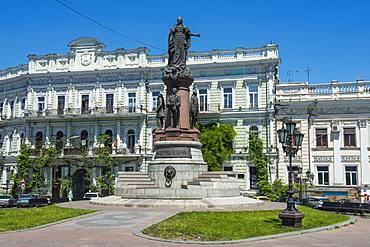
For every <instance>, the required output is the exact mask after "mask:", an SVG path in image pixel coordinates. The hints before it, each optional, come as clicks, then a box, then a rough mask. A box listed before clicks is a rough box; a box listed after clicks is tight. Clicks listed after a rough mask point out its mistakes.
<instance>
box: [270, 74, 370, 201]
mask: <svg viewBox="0 0 370 247" xmlns="http://www.w3.org/2000/svg"><path fill="white" fill-rule="evenodd" d="M315 101H316V102H315ZM315 105H316V107H315ZM314 108H316V109H314ZM310 109H311V110H310ZM276 110H277V115H276V120H277V128H281V126H282V121H283V120H284V118H287V117H292V120H293V121H295V122H296V123H297V124H298V126H299V127H300V130H301V132H302V133H304V134H305V137H304V140H303V144H302V150H301V151H300V152H299V154H298V155H297V156H296V157H295V159H294V161H293V166H294V167H295V169H298V168H299V167H301V168H303V174H305V173H306V171H310V172H311V173H312V174H314V177H313V184H314V185H315V187H314V188H312V189H311V190H312V191H313V192H317V193H322V194H323V195H324V196H329V197H341V196H346V195H347V194H348V193H349V192H350V191H351V189H361V194H362V195H365V194H367V195H368V194H369V189H370V187H369V185H370V163H369V152H368V151H369V149H370V146H369V143H370V142H369V141H370V135H369V132H370V129H369V128H370V127H369V124H368V121H369V119H370V82H369V81H364V80H358V81H356V82H341V83H339V82H337V81H331V83H326V84H308V83H284V84H278V85H277V87H276ZM279 150H280V152H279V164H278V171H279V172H278V178H282V179H283V180H285V181H287V177H288V169H287V167H288V160H287V158H286V157H284V154H283V152H282V150H281V148H279Z"/></svg>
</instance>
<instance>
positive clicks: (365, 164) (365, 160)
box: [358, 119, 370, 185]
mask: <svg viewBox="0 0 370 247" xmlns="http://www.w3.org/2000/svg"><path fill="white" fill-rule="evenodd" d="M358 127H359V129H360V144H361V185H368V184H370V181H369V180H370V174H369V172H370V166H369V156H368V151H367V148H368V146H369V140H368V138H369V131H368V128H367V121H366V119H360V120H358Z"/></svg>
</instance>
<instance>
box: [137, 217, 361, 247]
mask: <svg viewBox="0 0 370 247" xmlns="http://www.w3.org/2000/svg"><path fill="white" fill-rule="evenodd" d="M171 216H173V215H170V216H169V217H167V218H166V219H168V218H170V217H171ZM166 219H162V220H160V221H163V220H166ZM160 221H158V222H160ZM356 221H357V219H356V217H354V216H351V218H350V219H348V220H346V221H343V222H340V223H337V224H333V225H329V226H322V227H317V228H311V229H307V230H300V231H293V232H287V233H279V234H273V235H266V236H260V237H252V238H246V239H239V240H230V241H227V240H226V241H183V240H170V239H164V238H158V237H152V236H149V235H146V234H144V233H142V231H143V230H144V229H145V228H147V227H150V226H146V227H145V228H142V229H139V230H135V231H133V232H132V233H133V234H134V235H135V236H137V237H140V238H144V239H148V240H154V241H159V242H166V243H178V244H200V245H212V244H240V243H249V242H257V241H262V240H270V239H276V238H284V237H290V236H296V235H301V234H307V233H314V232H322V231H328V230H334V229H337V228H341V227H344V226H348V225H350V224H353V223H355V222H356ZM158 222H155V223H153V224H152V225H154V224H156V223H158Z"/></svg>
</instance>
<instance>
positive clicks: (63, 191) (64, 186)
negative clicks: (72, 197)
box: [59, 176, 72, 198]
mask: <svg viewBox="0 0 370 247" xmlns="http://www.w3.org/2000/svg"><path fill="white" fill-rule="evenodd" d="M59 184H60V197H62V198H67V197H68V192H69V190H70V189H71V188H72V180H71V178H69V177H67V176H65V177H63V178H61V179H60V180H59Z"/></svg>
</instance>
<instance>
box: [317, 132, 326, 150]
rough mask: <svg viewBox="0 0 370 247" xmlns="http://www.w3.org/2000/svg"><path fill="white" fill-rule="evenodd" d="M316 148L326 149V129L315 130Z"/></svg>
mask: <svg viewBox="0 0 370 247" xmlns="http://www.w3.org/2000/svg"><path fill="white" fill-rule="evenodd" d="M316 147H328V131H327V129H326V128H323V129H316Z"/></svg>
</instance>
